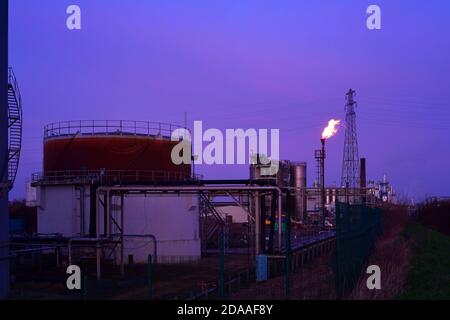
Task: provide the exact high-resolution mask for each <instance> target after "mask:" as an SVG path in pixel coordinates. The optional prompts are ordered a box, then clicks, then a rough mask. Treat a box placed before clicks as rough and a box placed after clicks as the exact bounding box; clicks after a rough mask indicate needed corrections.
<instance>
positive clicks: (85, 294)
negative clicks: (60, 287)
mask: <svg viewBox="0 0 450 320" xmlns="http://www.w3.org/2000/svg"><path fill="white" fill-rule="evenodd" d="M88 289H89V286H88V276H87V275H86V274H85V275H84V276H83V291H82V292H83V300H89V299H88V297H89V294H88Z"/></svg>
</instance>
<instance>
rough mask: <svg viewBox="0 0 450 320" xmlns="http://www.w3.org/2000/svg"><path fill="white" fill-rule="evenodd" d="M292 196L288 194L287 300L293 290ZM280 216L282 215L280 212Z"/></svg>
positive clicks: (286, 237)
mask: <svg viewBox="0 0 450 320" xmlns="http://www.w3.org/2000/svg"><path fill="white" fill-rule="evenodd" d="M290 198H291V194H290V192H288V193H287V199H286V202H287V203H288V209H287V210H286V211H287V212H286V222H285V224H286V236H285V239H286V277H285V294H286V299H289V297H290V291H291V290H290V289H291V287H290V286H291V283H290V280H291V279H290V273H291V205H290V203H291V199H290ZM278 214H281V212H279V213H278Z"/></svg>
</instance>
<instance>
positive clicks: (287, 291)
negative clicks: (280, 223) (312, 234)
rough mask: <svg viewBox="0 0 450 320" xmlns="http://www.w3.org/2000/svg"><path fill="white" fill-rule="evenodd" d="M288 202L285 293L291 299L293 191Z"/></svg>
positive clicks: (288, 193)
mask: <svg viewBox="0 0 450 320" xmlns="http://www.w3.org/2000/svg"><path fill="white" fill-rule="evenodd" d="M286 198H287V199H286V200H287V201H286V203H287V204H288V208H287V210H286V237H285V238H286V239H285V243H286V244H285V246H286V260H285V262H286V267H285V269H286V275H285V284H284V287H285V294H286V299H289V297H290V285H291V283H290V273H291V210H292V206H291V193H290V191H289V192H287V194H286Z"/></svg>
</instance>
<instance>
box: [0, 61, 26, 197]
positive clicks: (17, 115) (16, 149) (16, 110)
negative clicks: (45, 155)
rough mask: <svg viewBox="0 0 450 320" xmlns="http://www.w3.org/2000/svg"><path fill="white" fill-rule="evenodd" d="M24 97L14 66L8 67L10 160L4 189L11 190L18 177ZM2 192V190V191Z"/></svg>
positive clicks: (4, 170) (4, 172)
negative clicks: (21, 94)
mask: <svg viewBox="0 0 450 320" xmlns="http://www.w3.org/2000/svg"><path fill="white" fill-rule="evenodd" d="M22 126H23V118H22V98H21V96H20V90H19V86H18V83H17V80H16V77H15V75H14V72H13V70H12V68H9V69H8V155H7V156H8V162H7V164H8V165H7V167H6V168H3V174H2V180H1V181H5V184H3V185H2V188H1V189H2V191H5V190H7V191H8V190H10V189H11V188H12V187H13V185H14V181H15V179H16V175H17V170H18V168H19V160H20V150H21V147H22ZM0 192H1V191H0Z"/></svg>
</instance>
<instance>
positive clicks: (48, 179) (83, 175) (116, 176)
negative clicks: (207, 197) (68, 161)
mask: <svg viewBox="0 0 450 320" xmlns="http://www.w3.org/2000/svg"><path fill="white" fill-rule="evenodd" d="M192 179H196V180H198V179H202V176H200V175H195V176H194V177H192V175H191V173H190V172H186V171H158V170H78V171H47V172H45V173H42V172H39V173H34V174H33V175H32V182H33V183H57V182H62V181H76V182H82V181H100V182H104V183H110V182H117V183H120V182H145V181H186V180H192Z"/></svg>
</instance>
